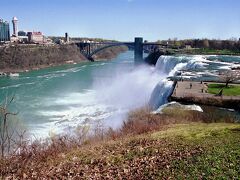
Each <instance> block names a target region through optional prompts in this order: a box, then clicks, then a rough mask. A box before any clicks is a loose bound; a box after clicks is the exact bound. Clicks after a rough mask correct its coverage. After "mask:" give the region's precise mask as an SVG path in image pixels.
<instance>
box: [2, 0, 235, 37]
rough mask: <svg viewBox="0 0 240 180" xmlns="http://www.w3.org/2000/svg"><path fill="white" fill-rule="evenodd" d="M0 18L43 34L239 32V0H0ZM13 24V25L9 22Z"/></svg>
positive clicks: (205, 34)
mask: <svg viewBox="0 0 240 180" xmlns="http://www.w3.org/2000/svg"><path fill="white" fill-rule="evenodd" d="M0 6H1V8H0V9H1V10H0V18H2V19H4V20H7V21H11V19H12V17H13V16H16V17H17V18H18V19H19V30H25V31H33V30H34V31H42V32H43V33H44V34H45V35H46V36H64V33H65V32H68V33H69V36H70V37H90V38H105V39H114V40H121V41H130V40H133V39H134V37H143V38H144V39H145V40H149V41H156V40H163V39H168V38H178V39H189V38H210V39H229V38H231V37H236V38H240V0H0ZM11 29H12V25H11Z"/></svg>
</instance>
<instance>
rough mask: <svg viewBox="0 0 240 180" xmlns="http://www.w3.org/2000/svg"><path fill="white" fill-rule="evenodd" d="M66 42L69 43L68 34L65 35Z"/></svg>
mask: <svg viewBox="0 0 240 180" xmlns="http://www.w3.org/2000/svg"><path fill="white" fill-rule="evenodd" d="M65 42H66V43H69V36H68V33H65Z"/></svg>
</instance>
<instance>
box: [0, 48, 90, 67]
mask: <svg viewBox="0 0 240 180" xmlns="http://www.w3.org/2000/svg"><path fill="white" fill-rule="evenodd" d="M81 61H86V58H85V57H84V56H83V55H82V54H81V53H80V52H79V50H78V48H77V46H75V45H54V46H40V45H31V46H30V45H26V46H23V45H21V46H19V45H16V46H10V47H3V48H1V49H0V71H2V72H16V71H24V70H31V69H36V68H44V67H49V66H55V65H61V64H66V63H74V62H76V63H78V62H81Z"/></svg>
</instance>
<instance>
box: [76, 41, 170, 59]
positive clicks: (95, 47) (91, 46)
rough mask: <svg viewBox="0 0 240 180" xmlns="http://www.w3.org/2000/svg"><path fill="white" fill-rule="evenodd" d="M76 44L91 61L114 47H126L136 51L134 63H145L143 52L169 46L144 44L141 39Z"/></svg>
mask: <svg viewBox="0 0 240 180" xmlns="http://www.w3.org/2000/svg"><path fill="white" fill-rule="evenodd" d="M75 44H76V45H77V46H78V47H79V49H80V52H81V53H82V54H83V55H84V56H85V57H86V58H87V59H89V60H90V61H94V59H93V55H95V54H97V53H98V52H100V51H102V50H104V49H107V48H110V47H114V46H122V45H125V46H127V47H128V48H130V49H134V61H135V62H137V63H138V62H139V63H141V62H143V52H147V53H150V52H153V51H155V50H156V48H157V47H159V46H160V47H161V48H167V45H164V44H160V43H154V42H153V43H151V42H143V38H141V37H136V38H135V40H134V42H75Z"/></svg>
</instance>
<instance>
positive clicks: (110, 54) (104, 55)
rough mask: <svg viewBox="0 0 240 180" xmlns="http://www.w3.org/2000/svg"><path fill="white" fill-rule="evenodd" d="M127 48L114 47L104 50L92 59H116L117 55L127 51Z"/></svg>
mask: <svg viewBox="0 0 240 180" xmlns="http://www.w3.org/2000/svg"><path fill="white" fill-rule="evenodd" d="M127 50H128V47H127V46H114V47H110V48H107V49H104V50H102V51H100V52H98V53H97V54H95V55H93V59H94V60H95V61H97V60H106V59H113V58H115V57H117V55H118V54H120V53H122V52H124V51H127Z"/></svg>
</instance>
